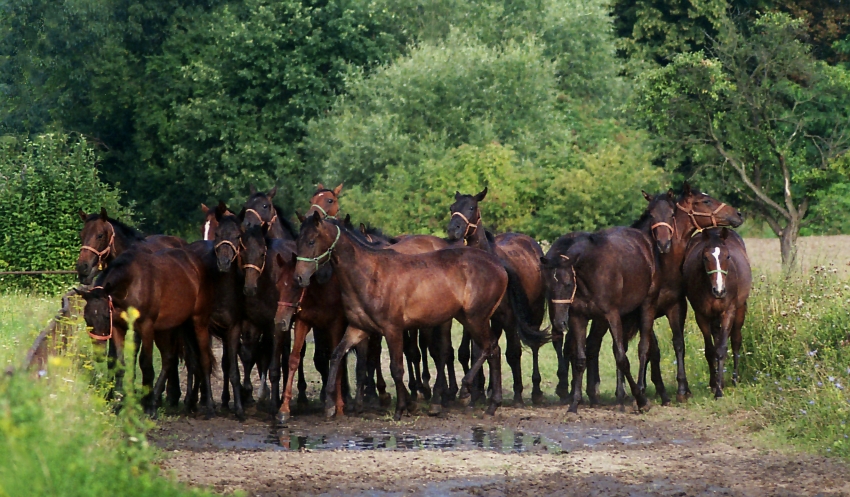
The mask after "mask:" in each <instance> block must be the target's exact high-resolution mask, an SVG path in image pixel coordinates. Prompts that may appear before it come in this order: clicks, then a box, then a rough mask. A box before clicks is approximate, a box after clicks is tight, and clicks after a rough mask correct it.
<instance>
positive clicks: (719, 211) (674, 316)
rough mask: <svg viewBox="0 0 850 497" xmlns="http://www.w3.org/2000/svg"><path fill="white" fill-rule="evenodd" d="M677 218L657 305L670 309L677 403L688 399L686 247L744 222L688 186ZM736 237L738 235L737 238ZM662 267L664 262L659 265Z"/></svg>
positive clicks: (679, 202) (734, 211)
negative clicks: (700, 236)
mask: <svg viewBox="0 0 850 497" xmlns="http://www.w3.org/2000/svg"><path fill="white" fill-rule="evenodd" d="M675 207H676V214H675V215H674V216H673V244H672V247H671V249H670V253H671V254H672V256H671V257H670V260H669V266H670V267H671V269H670V270H665V271H664V272H663V275H662V290H661V294H660V296H659V304H660V306H661V307H662V308H664V307H666V306H667V305H669V306H670V307H669V308H668V311H667V321H668V322H669V323H670V329H671V330H672V331H673V349H674V350H675V352H676V367H677V372H676V380H677V383H678V389H677V393H676V400H677V401H679V402H685V401H686V400H687V398H688V397H689V396H690V395H691V390H690V388H689V387H688V377H687V373H686V370H685V318H686V316H687V309H688V306H687V303H686V302H685V282H686V280H685V279H683V277H682V265H683V262H684V260H685V253H686V252H687V247H688V243H689V242H690V240H691V238H692V237H693V236H694V234H695V233H697V232H699V231H701V230H704V229H709V228H714V227H718V226H731V227H733V228H737V227H738V226H740V225H741V224H742V223H743V222H744V219H743V217H742V216H741V213H740V212H738V210H737V209H735V208H733V207H731V206H729V205H727V204H725V203H723V202H721V201H719V200H717V199H715V198H713V197H711V196H709V195H707V194H705V193H703V192H701V191H699V190H697V189H696V188H692V187H691V185H690V184H689V183H688V182H684V183H683V185H682V193H681V195H679V197H678V198H677V199H676V204H675ZM736 236H737V235H736ZM662 262H663V263H664V264H665V266H666V265H667V262H665V261H662Z"/></svg>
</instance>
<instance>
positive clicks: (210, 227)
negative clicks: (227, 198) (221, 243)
mask: <svg viewBox="0 0 850 497" xmlns="http://www.w3.org/2000/svg"><path fill="white" fill-rule="evenodd" d="M221 205H224V203H223V202H219V206H221ZM216 209H218V207H215V208H210V207H207V206H206V205H205V204H201V212H203V213H204V223H203V224H202V225H201V240H204V241H210V242H211V241H213V240H215V231H216V230H217V229H218V216H216ZM224 214H225V215H232V214H233V213H232V212H230V211H229V210H227V206H225V212H224Z"/></svg>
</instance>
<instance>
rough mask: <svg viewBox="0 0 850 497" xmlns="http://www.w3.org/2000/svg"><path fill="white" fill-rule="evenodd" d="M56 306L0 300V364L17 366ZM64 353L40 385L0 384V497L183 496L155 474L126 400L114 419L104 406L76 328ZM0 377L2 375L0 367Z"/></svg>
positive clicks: (23, 378) (97, 364)
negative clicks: (54, 496) (44, 496)
mask: <svg viewBox="0 0 850 497" xmlns="http://www.w3.org/2000/svg"><path fill="white" fill-rule="evenodd" d="M58 301H59V299H58V298H38V297H27V296H22V295H4V296H0V361H2V363H3V364H10V363H15V364H17V363H18V362H19V361H20V360H21V358H22V357H23V354H24V352H25V351H26V349H27V347H28V346H29V345H30V342H31V340H32V338H33V337H34V336H35V335H37V334H38V331H39V330H40V329H41V328H43V327H44V326H45V325H46V324H47V322H48V320H49V318H50V317H51V316H52V315H53V314H54V313H55V311H56V309H57V308H58V307H59V303H58ZM68 326H69V327H70V329H69V331H74V332H75V333H72V334H73V335H74V336H76V337H78V338H77V339H74V340H72V341H71V344H70V346H69V349H68V350H69V353H68V354H67V355H66V356H65V357H62V358H53V359H51V360H50V363H49V366H48V373H47V375H46V376H45V377H43V378H40V379H34V378H33V377H32V376H30V375H28V374H22V373H19V374H17V375H15V376H14V377H11V378H8V377H5V376H4V377H2V378H0V454H2V457H0V496H3V497H5V496H9V497H11V496H19V495H20V496H35V495H57V496H76V495H79V496H100V495H103V496H114V495H125V496H183V495H208V494H207V493H205V492H203V491H200V490H191V489H187V488H186V487H185V486H183V485H180V484H177V483H176V482H174V481H172V480H171V479H169V478H166V477H165V476H164V475H161V474H160V472H159V469H158V467H157V466H156V460H157V456H158V454H157V452H156V450H155V449H154V448H153V447H151V446H150V445H149V444H148V442H147V440H146V439H145V433H146V430H147V429H148V428H149V427H150V422H149V421H147V420H146V419H145V418H143V417H142V416H141V414H140V412H139V409H138V405H137V403H136V402H135V398H134V397H133V396H132V395H129V396H128V397H129V399H128V401H127V402H126V404H125V408H124V409H123V410H122V411H121V413H120V414H118V415H116V414H114V413H113V410H112V406H110V405H109V404H108V403H107V402H106V401H104V400H103V398H104V395H103V393H104V387H105V382H104V381H103V364H102V361H100V360H98V359H97V358H96V357H95V356H94V354H93V351H92V349H91V344H90V340H88V337H87V336H86V335H85V333H83V332H82V331H83V328H82V323H80V322H74V323H69V324H68ZM4 369H5V367H4Z"/></svg>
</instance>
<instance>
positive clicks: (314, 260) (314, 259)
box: [295, 225, 342, 271]
mask: <svg viewBox="0 0 850 497" xmlns="http://www.w3.org/2000/svg"><path fill="white" fill-rule="evenodd" d="M334 226H336V225H334ZM341 234H342V230H340V229H339V226H337V227H336V239H335V240H334V242H333V243H332V244H331V246H330V247H328V249H327V250H325V251H324V252H322V253H321V254H319V255H318V256H316V257H296V258H295V260H297V261H304V262H312V263H315V264H316V271H318V270H319V267H320V266H323V265H325V263H327V262H328V261H329V260H331V252H333V250H334V247H336V242H338V241H339V236H340V235H341ZM325 257H327V258H328V261H325V262H323V263H319V261H320V260H321V259H323V258H325Z"/></svg>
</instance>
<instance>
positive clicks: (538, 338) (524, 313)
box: [505, 267, 552, 349]
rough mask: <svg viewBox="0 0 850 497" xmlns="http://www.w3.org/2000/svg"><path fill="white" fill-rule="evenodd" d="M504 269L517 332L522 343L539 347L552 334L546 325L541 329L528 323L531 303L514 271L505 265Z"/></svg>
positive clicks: (534, 347) (550, 337)
mask: <svg viewBox="0 0 850 497" xmlns="http://www.w3.org/2000/svg"><path fill="white" fill-rule="evenodd" d="M505 270H506V271H507V273H508V290H507V294H508V295H507V296H508V303H509V304H510V306H511V311H512V312H513V315H514V326H515V327H516V331H517V334H518V335H519V338H520V340H522V342H523V343H524V344H526V345H527V346H529V347H531V348H533V349H539V348H540V347H542V346H543V345H545V344H546V343H548V342H549V341H550V340H552V334H551V333H549V328H548V327H547V328H546V329H543V330H541V329H539V328H537V327H536V326H532V325H531V324H529V323H531V304H530V303H529V302H528V295H526V294H525V290H524V289H523V288H522V282H521V281H520V279H519V275H518V274H517V273H516V271H514V270H513V269H512V268H509V267H505Z"/></svg>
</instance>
